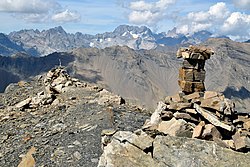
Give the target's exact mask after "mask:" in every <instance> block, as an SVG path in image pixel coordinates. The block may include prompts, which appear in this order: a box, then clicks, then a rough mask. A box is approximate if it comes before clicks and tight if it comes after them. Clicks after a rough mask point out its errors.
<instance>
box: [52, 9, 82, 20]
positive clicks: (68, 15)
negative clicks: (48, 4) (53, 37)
mask: <svg viewBox="0 0 250 167" xmlns="http://www.w3.org/2000/svg"><path fill="white" fill-rule="evenodd" d="M80 19H81V15H80V14H79V13H78V12H76V11H69V10H68V9H66V10H65V11H63V12H60V13H57V14H55V15H53V16H52V20H53V21H55V22H63V23H64V22H77V21H80Z"/></svg>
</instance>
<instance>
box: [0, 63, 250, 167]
mask: <svg viewBox="0 0 250 167" xmlns="http://www.w3.org/2000/svg"><path fill="white" fill-rule="evenodd" d="M0 97H1V98H0V134H1V138H0V145H1V147H0V166H19V167H24V166H25V167H31V166H34V165H35V166H88V167H92V166H93V167H94V166H109V165H113V166H181V167H184V166H186V165H187V164H188V165H189V166H237V165H240V166H247V165H248V164H249V158H247V157H249V153H239V152H235V151H232V150H230V149H227V148H222V147H221V146H219V145H218V144H216V143H214V142H211V141H202V140H198V139H187V138H185V137H174V136H170V135H167V136H166V135H164V134H162V133H160V132H157V131H152V132H150V133H149V134H146V133H145V132H143V131H142V130H138V129H140V128H141V127H142V125H143V123H144V122H145V120H146V119H149V118H150V117H149V112H148V111H147V110H145V109H142V108H138V107H137V106H135V105H131V104H130V103H129V102H127V101H124V99H122V97H120V96H118V95H115V94H113V93H111V92H109V91H107V90H105V89H103V88H101V87H100V86H97V85H94V84H87V83H84V82H81V81H79V80H78V79H76V78H72V77H71V76H69V75H68V74H67V72H66V71H65V70H64V69H63V68H61V67H59V68H55V69H52V70H51V71H49V72H48V73H46V74H44V75H39V76H36V77H34V78H33V79H32V80H31V81H30V82H25V81H21V82H18V83H17V84H11V85H9V86H8V87H7V89H6V90H5V93H4V94H0ZM160 109H161V108H160ZM151 119H152V116H151ZM133 131H135V133H133ZM103 149H104V150H103ZM103 151H104V152H103ZM101 155H102V156H101ZM214 159H216V161H215V160H214Z"/></svg>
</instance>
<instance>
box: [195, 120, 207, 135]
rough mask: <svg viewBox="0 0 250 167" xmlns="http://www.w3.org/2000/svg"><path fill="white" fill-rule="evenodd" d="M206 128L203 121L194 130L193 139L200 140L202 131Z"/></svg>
mask: <svg viewBox="0 0 250 167" xmlns="http://www.w3.org/2000/svg"><path fill="white" fill-rule="evenodd" d="M204 126H205V122H204V121H201V122H200V123H199V124H198V125H197V126H196V127H195V128H194V130H193V134H192V138H199V137H201V134H202V130H203V128H204Z"/></svg>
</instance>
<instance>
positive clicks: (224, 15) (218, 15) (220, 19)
mask: <svg viewBox="0 0 250 167" xmlns="http://www.w3.org/2000/svg"><path fill="white" fill-rule="evenodd" d="M201 30H208V31H211V32H213V33H214V34H217V35H227V36H230V37H231V38H233V39H235V40H239V41H243V40H246V39H249V38H250V15H248V14H244V13H240V12H231V11H230V10H229V8H227V6H226V3H224V2H218V3H216V4H215V5H213V6H211V7H210V8H209V10H208V11H199V12H190V13H188V14H187V16H186V17H184V18H182V19H179V20H178V26H177V32H179V33H183V34H192V33H194V32H197V31H201Z"/></svg>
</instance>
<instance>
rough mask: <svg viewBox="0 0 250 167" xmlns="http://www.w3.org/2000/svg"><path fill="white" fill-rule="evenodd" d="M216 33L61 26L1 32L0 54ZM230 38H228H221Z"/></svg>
mask: <svg viewBox="0 0 250 167" xmlns="http://www.w3.org/2000/svg"><path fill="white" fill-rule="evenodd" d="M211 37H214V35H213V34H212V33H210V32H208V31H205V30H203V31H199V32H196V33H194V34H192V35H184V34H179V33H177V32H176V28H174V29H172V30H170V31H168V32H167V33H166V32H161V33H154V32H152V31H151V30H150V29H149V28H147V27H145V26H141V27H138V26H129V25H120V26H118V27H117V28H116V29H115V30H114V31H113V32H105V33H102V34H96V35H89V34H83V33H80V32H77V33H75V34H72V33H67V32H66V31H65V30H64V29H63V28H62V27H61V26H59V27H55V28H51V29H48V30H42V31H39V30H33V29H30V30H20V31H14V32H11V33H9V34H8V35H5V34H1V35H0V38H1V39H0V53H1V55H4V56H10V55H12V54H14V53H17V52H20V51H23V52H25V53H27V54H29V55H32V56H44V55H48V54H50V53H53V52H62V51H68V50H70V49H74V48H79V47H83V48H90V47H96V48H105V47H109V46H116V45H119V46H128V47H130V48H132V49H135V50H139V49H147V50H150V49H155V48H157V47H158V46H176V45H183V44H186V45H189V44H199V43H201V42H204V41H206V40H207V39H208V38H211ZM221 38H228V37H224V36H223V37H221Z"/></svg>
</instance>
